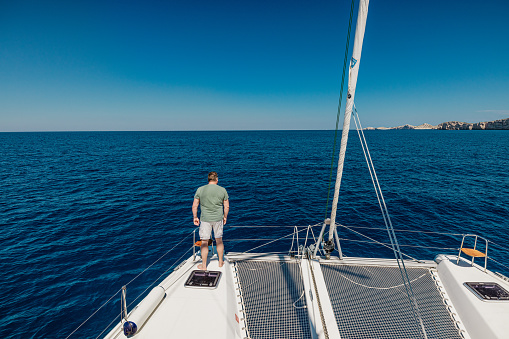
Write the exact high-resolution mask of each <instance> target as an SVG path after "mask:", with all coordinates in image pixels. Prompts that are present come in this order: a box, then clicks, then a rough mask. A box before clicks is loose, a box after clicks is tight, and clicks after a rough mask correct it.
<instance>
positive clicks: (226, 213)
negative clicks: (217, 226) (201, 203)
mask: <svg viewBox="0 0 509 339" xmlns="http://www.w3.org/2000/svg"><path fill="white" fill-rule="evenodd" d="M223 208H224V217H223V225H224V224H226V219H227V218H228V211H230V201H229V200H225V201H223Z"/></svg>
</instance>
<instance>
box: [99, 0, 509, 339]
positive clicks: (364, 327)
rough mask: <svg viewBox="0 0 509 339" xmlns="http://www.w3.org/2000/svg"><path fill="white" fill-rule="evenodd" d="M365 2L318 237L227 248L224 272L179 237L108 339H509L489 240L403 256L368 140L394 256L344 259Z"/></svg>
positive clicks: (507, 310) (504, 287) (505, 285)
mask: <svg viewBox="0 0 509 339" xmlns="http://www.w3.org/2000/svg"><path fill="white" fill-rule="evenodd" d="M368 6H369V0H360V4H359V9H358V14H357V16H358V17H357V24H356V31H355V39H354V47H353V52H352V56H351V59H350V63H349V78H348V92H347V101H346V108H345V115H344V123H343V131H342V138H341V146H340V150H339V160H338V171H337V176H336V183H335V190H334V198H333V203H332V206H333V207H332V211H331V215H330V218H327V219H326V220H325V221H323V222H320V223H319V224H318V226H317V227H319V229H320V234H319V235H318V237H315V235H314V232H313V227H316V225H313V226H307V227H306V226H304V227H295V229H294V230H293V232H292V233H291V234H289V238H291V239H293V241H294V240H295V239H297V241H296V244H297V245H296V246H295V249H294V250H290V252H289V254H288V255H282V254H275V253H260V252H254V250H256V249H258V248H254V249H253V251H247V252H242V253H231V252H230V253H227V254H226V255H225V258H224V262H225V264H224V266H222V267H219V265H218V258H217V255H216V254H214V248H213V246H212V251H211V252H210V253H211V257H210V260H209V261H210V263H209V266H208V270H207V271H202V270H199V269H198V267H197V266H198V264H199V263H200V262H201V260H200V259H199V257H198V256H197V255H196V253H195V248H196V247H195V246H194V244H195V241H196V240H197V239H196V238H195V236H194V233H193V235H192V236H191V237H190V238H185V239H183V240H182V241H188V242H189V248H190V249H192V252H193V253H192V255H190V256H189V257H188V258H187V259H185V260H183V261H182V262H181V263H180V264H179V265H178V266H177V267H175V269H174V270H173V271H172V272H171V273H170V274H169V275H168V276H166V277H165V278H164V280H162V282H161V283H159V284H158V285H157V286H155V287H153V288H152V289H151V291H150V293H148V295H147V296H146V297H145V298H144V299H143V300H141V301H140V302H139V303H138V304H137V305H136V306H135V307H134V308H132V309H130V310H128V307H127V305H126V289H125V288H124V289H123V290H122V296H121V309H122V312H121V319H119V320H118V323H117V324H116V325H114V327H113V328H112V329H111V330H110V331H109V333H107V334H106V336H105V338H107V339H118V338H139V339H142V338H151V339H153V338H197V337H206V338H217V339H226V338H228V339H230V338H231V339H243V338H252V339H255V338H313V339H314V338H317V339H327V338H335V339H336V338H337V339H339V338H344V339H346V338H425V339H428V338H447V339H452V338H471V339H485V338H508V337H509V321H508V320H509V278H507V277H505V276H504V275H502V274H500V273H496V272H492V271H490V270H488V269H487V260H488V245H489V242H488V240H486V239H484V238H482V237H481V236H478V235H473V234H472V235H471V234H466V235H464V236H463V241H462V243H461V245H460V248H459V251H458V254H455V255H450V254H438V255H437V256H436V258H435V260H418V259H415V258H408V257H407V256H405V254H404V253H403V252H402V251H401V249H400V246H399V244H398V241H397V238H396V234H395V232H394V229H393V227H392V223H391V220H390V215H389V213H388V210H387V207H386V204H385V201H384V198H383V194H382V192H381V189H380V185H379V184H378V178H377V176H376V172H375V170H374V167H373V166H372V162H371V161H370V156H369V149H368V148H367V145H365V147H364V146H363V150H364V152H365V155H366V159H367V162H368V165H369V166H370V174H371V178H372V180H373V185H374V187H375V191H376V193H377V199H378V202H379V205H380V208H381V210H382V214H383V218H384V221H385V224H386V229H387V232H388V235H389V238H390V240H391V245H390V248H391V249H392V251H393V253H394V259H383V258H365V257H346V256H344V255H343V254H342V250H341V242H340V238H339V237H338V232H337V228H338V227H344V226H343V225H341V224H339V223H337V222H336V211H337V207H336V206H337V203H338V196H339V191H340V187H341V179H342V173H343V163H344V159H345V152H346V146H347V140H348V133H349V129H350V121H351V117H352V116H353V117H354V121H355V122H356V123H357V120H355V119H356V118H355V106H354V98H355V90H356V84H357V76H358V71H359V65H360V61H361V52H362V44H363V37H364V31H365V27H366V19H367V15H368ZM358 123H359V124H360V121H359V122H358ZM360 130H361V131H362V128H361V129H360ZM361 140H362V138H361ZM304 234H306V235H305V237H304ZM327 235H328V236H327ZM299 236H301V240H302V238H305V241H304V245H302V244H301V243H302V241H300V242H299V240H298V237H299ZM293 241H292V246H293ZM476 258H479V259H478V261H477V262H475V259H476ZM479 260H481V261H479Z"/></svg>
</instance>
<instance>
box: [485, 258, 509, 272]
mask: <svg viewBox="0 0 509 339" xmlns="http://www.w3.org/2000/svg"><path fill="white" fill-rule="evenodd" d="M488 259H490V260H493V261H494V262H496V263H497V264H499V265H502V266H504V267H505V268H507V269H508V270H509V266H506V265H504V264H502V263H501V262H499V261H498V260H495V259H493V258H491V257H488Z"/></svg>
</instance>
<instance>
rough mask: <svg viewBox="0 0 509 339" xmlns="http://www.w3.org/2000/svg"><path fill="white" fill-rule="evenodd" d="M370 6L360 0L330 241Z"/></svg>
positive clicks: (363, 0)
mask: <svg viewBox="0 0 509 339" xmlns="http://www.w3.org/2000/svg"><path fill="white" fill-rule="evenodd" d="M368 6H369V0H360V2H359V12H358V14H357V27H356V28H355V40H354V45H353V52H352V59H351V60H350V67H349V72H348V94H347V99H346V108H345V118H344V122H343V133H342V134H341V146H340V149H339V160H338V172H337V175H336V185H335V187H334V199H333V200H332V210H331V218H330V219H331V225H330V232H329V240H332V238H333V236H334V230H335V228H336V211H337V207H338V197H339V188H340V187H341V178H342V176H343V164H344V162H345V152H346V144H347V142H348V130H349V129H350V117H351V116H352V109H353V103H354V98H355V88H356V86H357V76H358V74H359V64H360V61H361V52H362V42H363V40H364V31H365V29H366V19H367V17H368Z"/></svg>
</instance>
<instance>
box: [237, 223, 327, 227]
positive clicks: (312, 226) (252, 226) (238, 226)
mask: <svg viewBox="0 0 509 339" xmlns="http://www.w3.org/2000/svg"><path fill="white" fill-rule="evenodd" d="M310 226H311V227H317V226H321V224H320V223H319V224H315V225H308V226H228V227H230V228H233V227H235V228H242V227H245V228H247V227H252V228H262V227H276V228H284V227H291V228H295V227H300V228H304V227H305V228H308V227H310Z"/></svg>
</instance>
